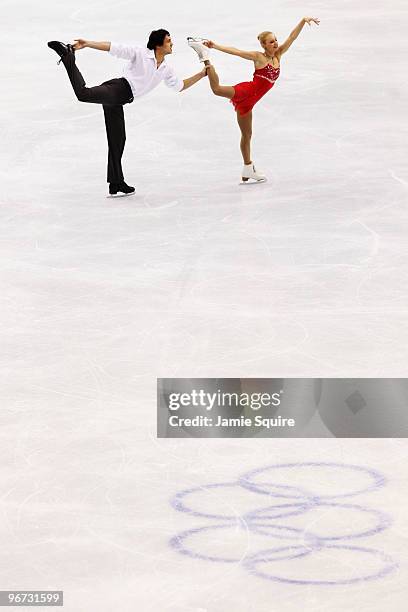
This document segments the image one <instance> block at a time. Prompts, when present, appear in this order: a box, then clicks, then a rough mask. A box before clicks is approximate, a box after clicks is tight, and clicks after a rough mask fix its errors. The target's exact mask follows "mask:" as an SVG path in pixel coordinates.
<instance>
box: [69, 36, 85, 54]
mask: <svg viewBox="0 0 408 612" xmlns="http://www.w3.org/2000/svg"><path fill="white" fill-rule="evenodd" d="M72 46H73V47H74V49H75V51H79V50H80V49H85V47H86V46H87V41H86V40H84V39H83V38H75V39H74V44H73V45H72Z"/></svg>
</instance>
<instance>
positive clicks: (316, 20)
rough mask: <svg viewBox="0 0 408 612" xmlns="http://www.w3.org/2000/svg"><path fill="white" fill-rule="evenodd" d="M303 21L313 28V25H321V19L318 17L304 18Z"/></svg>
mask: <svg viewBox="0 0 408 612" xmlns="http://www.w3.org/2000/svg"><path fill="white" fill-rule="evenodd" d="M303 19H304V20H305V23H307V24H308V25H309V26H311V25H312V23H315V24H316V25H319V23H320V19H318V18H317V17H303Z"/></svg>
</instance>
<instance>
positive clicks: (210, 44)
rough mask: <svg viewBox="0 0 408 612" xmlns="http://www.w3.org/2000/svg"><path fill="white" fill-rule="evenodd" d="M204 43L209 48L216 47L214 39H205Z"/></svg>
mask: <svg viewBox="0 0 408 612" xmlns="http://www.w3.org/2000/svg"><path fill="white" fill-rule="evenodd" d="M203 44H204V45H205V46H206V47H208V48H209V49H214V48H215V42H214V41H213V40H205V41H204V43H203Z"/></svg>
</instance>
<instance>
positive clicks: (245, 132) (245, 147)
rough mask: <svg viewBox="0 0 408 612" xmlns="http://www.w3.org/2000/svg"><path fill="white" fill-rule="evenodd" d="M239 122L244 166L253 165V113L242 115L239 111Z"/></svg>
mask: <svg viewBox="0 0 408 612" xmlns="http://www.w3.org/2000/svg"><path fill="white" fill-rule="evenodd" d="M237 121H238V125H239V128H240V130H241V143H240V144H241V153H242V157H243V159H244V164H245V165H248V164H251V163H252V161H251V138H252V111H249V113H246V114H245V115H240V114H239V112H238V111H237Z"/></svg>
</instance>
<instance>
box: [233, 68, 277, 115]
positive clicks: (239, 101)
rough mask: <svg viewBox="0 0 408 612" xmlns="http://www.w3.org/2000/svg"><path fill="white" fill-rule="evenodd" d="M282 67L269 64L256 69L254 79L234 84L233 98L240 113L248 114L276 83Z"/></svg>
mask: <svg viewBox="0 0 408 612" xmlns="http://www.w3.org/2000/svg"><path fill="white" fill-rule="evenodd" d="M279 74H280V67H278V68H274V67H273V66H272V64H267V65H266V66H265V67H264V68H260V69H258V70H255V72H254V78H253V80H252V81H249V82H246V83H238V85H234V89H235V95H234V97H233V98H232V99H231V102H232V104H233V105H234V108H235V110H236V111H238V112H239V114H240V115H246V113H249V111H250V110H252V109H253V107H254V105H255V104H256V103H257V102H258V100H260V99H261V98H262V97H263V96H264V95H265V94H266V92H268V91H269V90H270V89H272V87H273V86H274V85H275V81H277V79H278V78H279Z"/></svg>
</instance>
